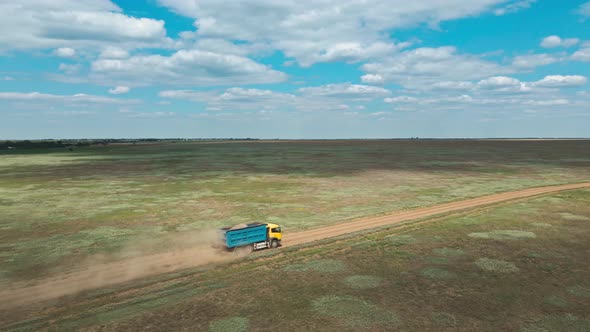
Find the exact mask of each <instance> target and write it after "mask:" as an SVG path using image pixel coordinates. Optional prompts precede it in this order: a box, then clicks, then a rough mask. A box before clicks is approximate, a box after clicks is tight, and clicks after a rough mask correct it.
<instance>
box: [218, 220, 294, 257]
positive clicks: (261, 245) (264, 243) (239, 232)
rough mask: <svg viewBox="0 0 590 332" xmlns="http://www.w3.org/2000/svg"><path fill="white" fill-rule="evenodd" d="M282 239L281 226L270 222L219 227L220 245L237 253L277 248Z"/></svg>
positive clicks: (242, 253)
mask: <svg viewBox="0 0 590 332" xmlns="http://www.w3.org/2000/svg"><path fill="white" fill-rule="evenodd" d="M282 239H283V232H282V230H281V226H279V225H277V224H271V223H251V224H243V225H237V226H234V227H224V228H222V229H220V240H221V241H220V242H221V243H222V246H223V247H225V249H226V250H228V251H233V252H234V253H236V254H238V255H245V254H248V253H251V252H252V251H255V250H261V249H266V248H278V247H280V246H281V240H282Z"/></svg>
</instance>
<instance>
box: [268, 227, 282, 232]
mask: <svg viewBox="0 0 590 332" xmlns="http://www.w3.org/2000/svg"><path fill="white" fill-rule="evenodd" d="M270 231H271V232H273V233H280V232H281V228H280V227H275V228H272V229H271V230H270Z"/></svg>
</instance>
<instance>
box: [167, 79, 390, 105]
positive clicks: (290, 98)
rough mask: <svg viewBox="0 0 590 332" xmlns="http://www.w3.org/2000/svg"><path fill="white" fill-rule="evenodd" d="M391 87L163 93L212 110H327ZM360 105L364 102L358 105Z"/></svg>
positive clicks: (347, 85)
mask: <svg viewBox="0 0 590 332" xmlns="http://www.w3.org/2000/svg"><path fill="white" fill-rule="evenodd" d="M389 94H390V92H389V90H386V89H383V88H379V87H373V86H366V85H355V84H350V83H341V84H329V85H324V86H318V87H308V88H302V89H299V90H297V93H295V94H292V93H283V92H277V91H271V90H262V89H245V88H229V89H227V90H225V91H222V92H219V91H193V90H166V91H161V92H160V94H159V95H160V97H163V98H173V99H183V100H190V101H193V102H198V103H205V104H206V109H207V110H210V111H221V110H256V111H258V110H282V111H286V110H302V111H326V110H343V109H349V108H350V107H351V106H350V105H353V106H355V107H357V109H363V108H362V107H364V106H363V105H355V104H356V103H359V102H365V101H370V100H373V99H376V98H381V97H383V96H386V95H389ZM359 106H362V107H361V108H359Z"/></svg>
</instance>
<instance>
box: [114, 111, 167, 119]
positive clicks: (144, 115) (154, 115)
mask: <svg viewBox="0 0 590 332" xmlns="http://www.w3.org/2000/svg"><path fill="white" fill-rule="evenodd" d="M121 113H122V114H125V116H126V117H128V118H138V119H158V118H170V117H173V116H175V115H176V113H175V112H163V111H157V112H136V111H132V110H127V112H121Z"/></svg>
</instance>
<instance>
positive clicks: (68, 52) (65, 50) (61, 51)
mask: <svg viewBox="0 0 590 332" xmlns="http://www.w3.org/2000/svg"><path fill="white" fill-rule="evenodd" d="M55 55H57V56H59V57H62V58H71V57H73V56H75V55H76V50H75V49H73V48H69V47H60V48H58V49H56V50H55Z"/></svg>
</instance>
